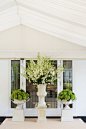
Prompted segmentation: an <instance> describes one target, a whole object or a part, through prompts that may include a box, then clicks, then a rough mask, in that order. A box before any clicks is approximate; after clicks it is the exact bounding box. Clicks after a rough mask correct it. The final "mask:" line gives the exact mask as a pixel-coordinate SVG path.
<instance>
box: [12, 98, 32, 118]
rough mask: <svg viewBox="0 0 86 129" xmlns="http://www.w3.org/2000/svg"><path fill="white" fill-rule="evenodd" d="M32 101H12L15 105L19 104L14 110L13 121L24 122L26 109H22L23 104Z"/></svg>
mask: <svg viewBox="0 0 86 129" xmlns="http://www.w3.org/2000/svg"><path fill="white" fill-rule="evenodd" d="M10 99H11V98H10ZM29 100H30V99H29V98H28V99H27V100H22V101H20V100H17V99H14V100H11V101H12V102H13V103H14V104H17V107H16V108H15V109H14V110H13V118H12V121H24V119H25V118H24V109H22V107H21V104H24V103H25V102H28V101H29Z"/></svg>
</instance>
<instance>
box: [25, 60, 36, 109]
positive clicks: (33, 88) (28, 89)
mask: <svg viewBox="0 0 86 129" xmlns="http://www.w3.org/2000/svg"><path fill="white" fill-rule="evenodd" d="M26 62H29V61H28V60H27V61H26ZM26 67H27V64H26ZM26 92H28V93H29V95H30V101H29V102H27V103H26V108H35V106H36V104H37V103H38V96H37V86H36V85H33V84H30V83H29V81H28V80H27V79H26Z"/></svg>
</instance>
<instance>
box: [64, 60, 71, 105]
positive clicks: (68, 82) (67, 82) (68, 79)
mask: <svg viewBox="0 0 86 129" xmlns="http://www.w3.org/2000/svg"><path fill="white" fill-rule="evenodd" d="M63 66H66V68H67V70H66V71H65V72H64V73H63V89H69V90H72V61H68V60H64V61H63ZM72 106H73V105H72V104H71V105H70V107H72Z"/></svg>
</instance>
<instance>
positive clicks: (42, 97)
mask: <svg viewBox="0 0 86 129" xmlns="http://www.w3.org/2000/svg"><path fill="white" fill-rule="evenodd" d="M37 95H38V96H39V103H38V107H46V102H45V96H46V95H47V92H46V84H44V85H43V84H39V85H38V92H37Z"/></svg>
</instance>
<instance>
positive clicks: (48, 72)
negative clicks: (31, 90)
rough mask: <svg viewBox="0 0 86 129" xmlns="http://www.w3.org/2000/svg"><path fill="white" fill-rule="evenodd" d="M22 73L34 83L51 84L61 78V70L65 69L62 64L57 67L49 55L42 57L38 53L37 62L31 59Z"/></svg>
mask: <svg viewBox="0 0 86 129" xmlns="http://www.w3.org/2000/svg"><path fill="white" fill-rule="evenodd" d="M23 69H24V73H23V74H22V75H23V76H24V77H25V78H26V79H28V80H29V82H30V83H32V84H37V85H39V84H51V83H54V84H55V82H56V79H57V78H60V74H61V72H63V71H64V70H65V69H64V67H63V66H62V65H59V66H58V68H57V69H56V68H55V67H54V65H53V64H52V63H51V60H50V58H48V57H47V56H45V57H41V56H40V54H39V53H38V55H37V62H34V61H33V60H30V62H29V63H27V68H23Z"/></svg>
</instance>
